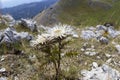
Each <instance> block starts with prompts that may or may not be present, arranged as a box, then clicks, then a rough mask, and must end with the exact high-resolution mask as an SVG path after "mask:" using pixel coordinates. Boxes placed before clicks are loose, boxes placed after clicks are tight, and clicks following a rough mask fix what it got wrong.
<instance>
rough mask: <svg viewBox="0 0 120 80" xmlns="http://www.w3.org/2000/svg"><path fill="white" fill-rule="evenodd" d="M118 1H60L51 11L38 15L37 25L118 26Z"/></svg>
mask: <svg viewBox="0 0 120 80" xmlns="http://www.w3.org/2000/svg"><path fill="white" fill-rule="evenodd" d="M119 4H120V1H119V0H60V1H59V2H58V3H57V4H55V5H54V6H53V7H52V9H50V8H49V9H47V10H45V11H43V12H42V13H41V14H38V15H37V16H36V17H35V18H34V19H35V20H37V21H38V24H43V25H45V24H47V23H48V24H53V23H54V22H61V23H67V24H72V25H75V26H80V25H96V24H102V23H105V22H112V23H114V24H116V25H119V24H120V23H119V20H120V17H118V16H119V12H120V11H119V6H120V5H119Z"/></svg>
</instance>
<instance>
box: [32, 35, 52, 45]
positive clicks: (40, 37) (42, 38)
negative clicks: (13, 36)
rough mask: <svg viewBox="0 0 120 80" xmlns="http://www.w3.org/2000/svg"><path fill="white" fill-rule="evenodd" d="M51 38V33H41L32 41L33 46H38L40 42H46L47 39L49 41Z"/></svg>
mask: <svg viewBox="0 0 120 80" xmlns="http://www.w3.org/2000/svg"><path fill="white" fill-rule="evenodd" d="M50 39H51V38H50V35H49V34H41V35H38V36H37V38H36V39H35V40H32V41H31V46H37V45H38V44H41V45H43V44H45V43H46V42H47V41H49V40H50Z"/></svg>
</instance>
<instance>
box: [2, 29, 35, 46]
mask: <svg viewBox="0 0 120 80" xmlns="http://www.w3.org/2000/svg"><path fill="white" fill-rule="evenodd" d="M32 38H33V37H32V35H30V34H29V33H28V32H20V33H18V32H16V30H15V29H14V28H13V27H9V28H7V29H5V30H3V31H1V32H0V44H1V43H4V42H5V43H15V42H19V41H21V39H26V40H28V41H29V40H31V39H32Z"/></svg>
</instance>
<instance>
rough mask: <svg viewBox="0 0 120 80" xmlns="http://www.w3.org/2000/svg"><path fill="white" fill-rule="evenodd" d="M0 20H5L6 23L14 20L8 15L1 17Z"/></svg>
mask: <svg viewBox="0 0 120 80" xmlns="http://www.w3.org/2000/svg"><path fill="white" fill-rule="evenodd" d="M2 18H3V19H5V20H7V21H8V22H13V21H15V19H14V18H13V17H12V16H11V15H9V14H6V15H2Z"/></svg>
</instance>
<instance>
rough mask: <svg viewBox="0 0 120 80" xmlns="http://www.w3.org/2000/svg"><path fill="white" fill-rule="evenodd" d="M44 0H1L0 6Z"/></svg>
mask: <svg viewBox="0 0 120 80" xmlns="http://www.w3.org/2000/svg"><path fill="white" fill-rule="evenodd" d="M38 1H43V0H0V7H2V8H8V7H13V6H17V5H20V4H23V3H31V2H38Z"/></svg>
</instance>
